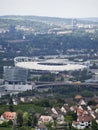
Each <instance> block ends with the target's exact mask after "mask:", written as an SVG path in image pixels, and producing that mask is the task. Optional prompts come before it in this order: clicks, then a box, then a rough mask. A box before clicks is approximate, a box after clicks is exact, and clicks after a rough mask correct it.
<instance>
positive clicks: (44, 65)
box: [14, 57, 87, 72]
mask: <svg viewBox="0 0 98 130" xmlns="http://www.w3.org/2000/svg"><path fill="white" fill-rule="evenodd" d="M14 63H15V66H17V67H21V68H25V69H30V70H36V71H37V70H39V71H51V72H60V71H69V70H72V71H73V70H82V69H84V68H86V67H87V66H85V65H81V64H75V63H74V64H73V63H72V64H71V63H66V62H64V63H63V62H60V61H57V62H56V59H52V61H51V62H49V61H47V60H44V61H38V60H37V61H36V60H34V59H33V58H29V57H16V58H15V59H14Z"/></svg>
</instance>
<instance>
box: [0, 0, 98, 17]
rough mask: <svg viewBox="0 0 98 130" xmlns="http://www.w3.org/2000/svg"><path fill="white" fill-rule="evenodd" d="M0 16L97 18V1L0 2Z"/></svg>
mask: <svg viewBox="0 0 98 130" xmlns="http://www.w3.org/2000/svg"><path fill="white" fill-rule="evenodd" d="M0 15H38V16H52V17H53V16H55V17H65V18H68V17H71V18H72V17H74V18H77V17H98V0H0Z"/></svg>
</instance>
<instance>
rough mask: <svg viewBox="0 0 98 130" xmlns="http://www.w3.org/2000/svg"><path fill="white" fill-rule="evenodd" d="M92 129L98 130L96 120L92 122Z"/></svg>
mask: <svg viewBox="0 0 98 130" xmlns="http://www.w3.org/2000/svg"><path fill="white" fill-rule="evenodd" d="M92 129H93V130H98V124H97V123H96V121H95V120H93V121H92Z"/></svg>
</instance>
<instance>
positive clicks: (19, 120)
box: [17, 110, 23, 127]
mask: <svg viewBox="0 0 98 130" xmlns="http://www.w3.org/2000/svg"><path fill="white" fill-rule="evenodd" d="M17 125H18V127H21V126H22V125H23V112H22V111H21V110H18V111H17Z"/></svg>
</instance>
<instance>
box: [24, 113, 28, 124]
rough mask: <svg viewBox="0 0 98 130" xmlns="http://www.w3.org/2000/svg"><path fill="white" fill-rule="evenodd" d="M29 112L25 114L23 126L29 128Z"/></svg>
mask: <svg viewBox="0 0 98 130" xmlns="http://www.w3.org/2000/svg"><path fill="white" fill-rule="evenodd" d="M28 117H29V115H28V112H24V114H23V125H25V126H27V125H28Z"/></svg>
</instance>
